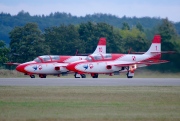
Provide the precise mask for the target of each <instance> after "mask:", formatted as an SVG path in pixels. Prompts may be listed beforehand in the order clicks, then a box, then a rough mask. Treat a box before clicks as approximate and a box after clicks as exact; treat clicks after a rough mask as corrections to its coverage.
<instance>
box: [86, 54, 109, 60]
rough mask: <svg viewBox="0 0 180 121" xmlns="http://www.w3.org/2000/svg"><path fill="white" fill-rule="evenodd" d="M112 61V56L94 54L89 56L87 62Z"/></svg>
mask: <svg viewBox="0 0 180 121" xmlns="http://www.w3.org/2000/svg"><path fill="white" fill-rule="evenodd" d="M108 59H112V54H92V55H89V56H87V58H86V60H88V61H90V62H91V61H103V60H108Z"/></svg>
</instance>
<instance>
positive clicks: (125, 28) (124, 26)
mask: <svg viewBox="0 0 180 121" xmlns="http://www.w3.org/2000/svg"><path fill="white" fill-rule="evenodd" d="M121 29H122V30H130V26H129V24H128V23H127V22H123V26H122V28H121Z"/></svg>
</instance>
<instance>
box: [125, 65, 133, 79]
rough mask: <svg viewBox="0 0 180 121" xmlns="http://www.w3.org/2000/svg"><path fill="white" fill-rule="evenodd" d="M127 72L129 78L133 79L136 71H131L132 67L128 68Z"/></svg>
mask: <svg viewBox="0 0 180 121" xmlns="http://www.w3.org/2000/svg"><path fill="white" fill-rule="evenodd" d="M126 70H127V74H126V75H127V78H133V77H134V70H130V67H126Z"/></svg>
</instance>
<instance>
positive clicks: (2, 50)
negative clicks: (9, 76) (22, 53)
mask: <svg viewBox="0 0 180 121" xmlns="http://www.w3.org/2000/svg"><path fill="white" fill-rule="evenodd" d="M8 54H9V49H8V48H7V47H6V44H5V42H4V41H3V40H0V65H2V64H3V63H5V62H7V61H8Z"/></svg>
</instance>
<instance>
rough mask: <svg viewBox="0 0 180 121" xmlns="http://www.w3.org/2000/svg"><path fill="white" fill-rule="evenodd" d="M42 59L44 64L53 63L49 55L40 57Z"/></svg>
mask: <svg viewBox="0 0 180 121" xmlns="http://www.w3.org/2000/svg"><path fill="white" fill-rule="evenodd" d="M40 58H42V60H43V62H49V61H51V58H50V57H49V56H48V55H44V56H40Z"/></svg>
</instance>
